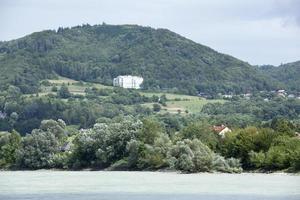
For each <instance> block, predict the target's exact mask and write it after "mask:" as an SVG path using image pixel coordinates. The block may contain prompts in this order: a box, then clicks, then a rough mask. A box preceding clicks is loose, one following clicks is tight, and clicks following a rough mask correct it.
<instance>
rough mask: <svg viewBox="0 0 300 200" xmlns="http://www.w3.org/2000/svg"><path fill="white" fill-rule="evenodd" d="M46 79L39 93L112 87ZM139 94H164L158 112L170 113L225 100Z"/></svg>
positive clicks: (69, 80)
mask: <svg viewBox="0 0 300 200" xmlns="http://www.w3.org/2000/svg"><path fill="white" fill-rule="evenodd" d="M47 81H48V82H49V83H50V85H49V86H45V85H42V86H41V90H40V92H39V95H47V94H56V93H55V92H52V91H51V88H52V87H53V86H56V87H57V89H59V88H60V87H61V86H62V85H63V84H65V85H66V86H68V88H69V91H70V92H71V93H72V94H75V95H76V94H77V95H85V89H86V88H89V87H96V88H98V89H102V88H113V87H112V86H106V85H102V84H98V83H90V82H83V81H76V80H73V79H69V78H66V77H62V76H58V79H51V80H47ZM140 94H141V95H144V96H146V97H152V96H153V95H155V96H158V97H160V96H162V95H165V96H166V98H167V101H166V106H162V109H161V111H160V113H166V112H169V113H172V114H178V113H180V114H188V113H198V112H200V111H201V109H202V107H203V106H204V105H205V104H207V103H217V102H219V103H224V102H225V100H222V99H218V100H208V99H204V98H201V97H197V96H190V95H181V94H172V93H163V92H146V91H140ZM153 104H154V103H145V104H142V106H145V107H148V108H151V109H152V107H153Z"/></svg>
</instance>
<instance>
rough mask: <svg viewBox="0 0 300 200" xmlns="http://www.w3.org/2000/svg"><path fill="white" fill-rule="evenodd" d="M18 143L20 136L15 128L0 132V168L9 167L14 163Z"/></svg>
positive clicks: (18, 146)
mask: <svg viewBox="0 0 300 200" xmlns="http://www.w3.org/2000/svg"><path fill="white" fill-rule="evenodd" d="M20 144H21V136H20V134H19V133H17V132H16V131H15V130H13V131H12V132H11V133H2V134H1V133H0V168H10V167H13V166H14V165H15V163H16V153H17V151H18V150H19V148H20Z"/></svg>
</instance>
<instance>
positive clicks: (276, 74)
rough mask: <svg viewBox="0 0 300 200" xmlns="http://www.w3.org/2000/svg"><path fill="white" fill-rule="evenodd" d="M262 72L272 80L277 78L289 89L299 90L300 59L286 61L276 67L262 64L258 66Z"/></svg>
mask: <svg viewBox="0 0 300 200" xmlns="http://www.w3.org/2000/svg"><path fill="white" fill-rule="evenodd" d="M260 69H261V71H262V72H263V73H265V74H266V75H267V76H270V77H271V78H273V79H274V80H278V81H280V82H281V83H282V85H283V87H284V85H286V86H288V87H286V88H288V89H289V90H292V91H298V92H299V91H300V61H297V62H292V63H287V64H284V65H280V66H278V67H274V66H263V67H261V68H260Z"/></svg>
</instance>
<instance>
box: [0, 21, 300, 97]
mask: <svg viewBox="0 0 300 200" xmlns="http://www.w3.org/2000/svg"><path fill="white" fill-rule="evenodd" d="M0 69H1V72H2V74H1V77H0V86H1V89H4V88H7V87H8V85H9V84H12V85H15V86H17V87H19V88H20V90H21V91H22V92H23V93H34V92H37V91H38V87H39V84H40V81H41V80H43V79H47V78H54V77H56V74H59V75H61V76H66V77H68V78H73V79H76V80H83V81H90V82H98V83H103V84H106V85H111V84H112V79H113V78H114V77H116V76H118V75H122V74H132V75H140V76H142V77H144V80H145V81H144V83H143V88H144V89H152V90H165V89H168V90H170V91H173V92H180V93H186V94H197V93H198V92H205V93H208V94H217V93H219V92H221V93H228V92H234V93H245V92H247V91H259V90H270V89H275V88H277V86H278V85H279V83H278V81H276V79H271V80H270V78H269V76H268V75H265V73H264V72H262V71H261V70H259V69H257V68H255V67H253V66H251V65H249V64H248V63H245V62H242V61H240V60H238V59H235V58H233V57H231V56H228V55H224V54H221V53H218V52H216V51H214V50H212V49H210V48H208V47H206V46H203V45H200V44H197V43H195V42H193V41H191V40H188V39H186V38H184V37H182V36H180V35H178V34H176V33H173V32H171V31H169V30H166V29H152V28H149V27H141V26H136V25H121V26H115V25H106V24H103V25H95V26H90V25H83V26H76V27H72V28H59V29H58V30H57V31H52V30H47V31H42V32H38V33H33V34H31V35H28V36H25V37H23V38H20V39H17V40H12V41H8V42H2V43H0ZM298 74H299V73H298ZM295 76H297V75H296V74H295Z"/></svg>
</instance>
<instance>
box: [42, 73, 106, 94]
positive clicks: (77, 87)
mask: <svg viewBox="0 0 300 200" xmlns="http://www.w3.org/2000/svg"><path fill="white" fill-rule="evenodd" d="M47 81H49V82H50V83H51V85H52V86H53V85H55V86H56V87H57V88H58V89H59V88H60V87H61V86H62V85H63V84H66V85H67V86H68V88H69V91H70V92H71V93H72V94H80V95H85V92H84V91H85V89H86V88H89V87H96V88H98V89H101V88H111V87H112V86H105V85H102V84H99V83H88V82H83V81H76V80H73V79H69V78H66V77H62V76H59V77H58V79H51V80H47ZM52 86H42V87H41V92H40V93H39V95H46V94H49V93H53V94H54V92H51V88H52Z"/></svg>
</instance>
